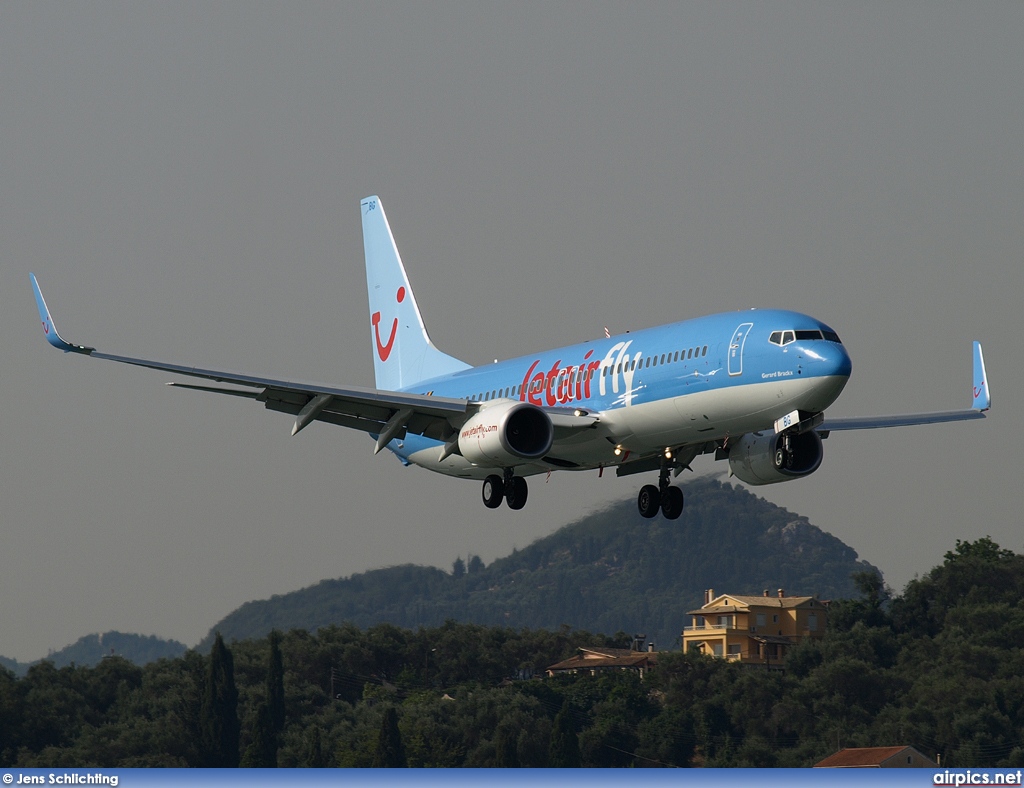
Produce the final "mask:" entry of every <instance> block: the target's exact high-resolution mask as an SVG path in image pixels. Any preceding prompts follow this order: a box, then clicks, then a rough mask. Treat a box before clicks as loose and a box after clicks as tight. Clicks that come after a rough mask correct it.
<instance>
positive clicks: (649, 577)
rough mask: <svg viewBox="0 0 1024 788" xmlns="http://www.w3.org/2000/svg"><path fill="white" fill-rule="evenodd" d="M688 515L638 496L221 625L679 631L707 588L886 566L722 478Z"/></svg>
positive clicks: (831, 585)
mask: <svg viewBox="0 0 1024 788" xmlns="http://www.w3.org/2000/svg"><path fill="white" fill-rule="evenodd" d="M684 489H685V493H686V498H687V503H686V511H685V513H684V514H683V517H682V519H680V520H677V521H674V522H669V521H665V520H663V519H661V518H657V519H655V520H653V521H651V520H644V519H643V518H641V517H640V515H639V514H638V513H637V511H636V506H635V504H634V503H633V502H632V501H624V502H621V503H619V504H616V505H613V506H611V507H610V508H608V509H605V510H603V511H599V512H596V513H594V514H590V515H587V516H586V517H583V518H581V519H580V520H579V521H577V522H576V523H573V524H572V525H568V526H565V527H563V528H560V529H559V530H558V531H556V532H555V533H553V534H552V535H550V536H548V537H545V538H542V539H538V540H537V541H535V542H533V543H532V544H531V545H529V546H528V547H526V548H524V549H522V550H517V551H515V552H514V553H513V554H512V555H510V556H507V557H505V558H499V559H498V560H496V561H494V562H493V563H491V564H490V565H489V566H486V567H484V566H483V564H482V562H480V561H479V559H477V560H476V561H473V560H470V562H469V564H468V568H466V571H461V570H460V569H459V568H458V565H460V564H461V565H462V566H463V567H465V563H464V562H463V561H461V559H459V560H458V561H457V562H456V571H454V572H452V573H448V572H444V571H442V570H440V569H436V568H433V567H423V566H412V565H406V566H397V567H390V568H387V569H376V570H373V571H369V572H364V573H361V574H356V575H352V576H351V577H348V578H342V579H338V580H324V581H322V582H320V583H318V584H316V585H314V586H310V587H309V588H305V589H302V590H301V591H295V592H293V593H289V594H283V595H280V596H274V597H272V598H271V599H268V600H262V601H256V602H249V603H247V604H245V605H243V606H242V607H240V608H239V609H238V610H236V611H235V612H233V613H231V614H230V615H228V616H227V617H226V618H224V619H223V620H222V621H220V622H219V623H218V624H216V626H214V627H213V628H212V629H211V630H210V634H209V635H208V636H207V638H206V639H205V640H204V641H203V642H202V643H201V644H200V649H206V648H209V646H210V645H211V644H212V642H213V634H214V632H217V631H219V632H221V633H222V634H223V635H224V637H225V638H227V639H232V638H234V639H239V640H241V639H245V638H258V637H263V636H265V635H266V634H267V633H268V632H270V630H271V629H275V628H276V629H280V630H287V629H293V628H301V629H308V630H310V631H316V630H317V629H319V628H320V627H323V626H328V625H331V624H339V623H342V622H350V623H353V624H355V625H356V626H359V627H370V626H373V625H375V624H378V623H384V622H386V623H390V624H394V625H396V626H400V627H410V628H415V627H421V626H423V627H433V626H439V625H441V624H443V623H444V622H445V621H447V620H449V619H451V620H455V621H464V622H472V623H477V624H487V625H494V626H511V627H515V628H519V627H529V628H548V629H555V628H558V627H560V626H562V625H568V626H569V627H571V628H579V629H585V630H591V631H603V632H618V631H625V632H629V633H636V632H642V633H645V634H646V635H647V636H648V639H651V640H654V641H655V642H656V643H657V644H658V645H659V647H662V648H668V647H670V646H672V645H673V644H677V645H678V643H679V633H680V631H681V630H682V627H683V626H684V625H685V624H686V623H687V617H686V611H687V610H691V609H693V608H694V607H697V606H699V605H700V604H701V601H702V599H703V593H704V590H705V589H707V588H715V589H717V590H718V591H721V592H725V591H728V592H730V593H734V594H760V593H761V592H762V591H763V590H764V589H769V590H770V591H771V593H773V594H774V593H775V591H776V589H778V588H783V589H785V590H786V591H787V593H791V594H801V595H807V596H810V595H818V596H819V597H820V598H822V599H830V598H837V597H846V596H850V595H851V594H853V593H855V591H856V589H855V587H854V585H853V583H852V581H851V580H850V577H851V575H852V574H853V573H855V572H861V571H870V572H873V573H875V574H878V570H877V569H875V568H874V567H872V566H871V565H870V564H868V563H866V562H864V561H860V560H858V558H857V553H856V552H855V551H854V550H853V549H852V548H850V547H848V546H847V545H845V544H843V543H842V542H841V541H839V540H838V539H836V538H835V537H834V536H831V535H829V534H827V533H825V532H823V531H822V530H820V529H819V528H817V527H815V526H813V525H811V524H810V523H808V522H807V520H806V519H805V518H802V517H799V516H798V515H795V514H793V513H792V512H789V511H787V510H785V509H782V508H780V507H778V506H775V505H773V504H770V503H768V502H767V501H765V500H763V499H761V498H758V497H756V496H754V495H752V494H751V493H749V492H747V491H745V490H743V489H741V488H734V487H733V486H732V485H730V484H723V483H721V482H719V481H716V480H714V479H711V478H700V479H697V480H694V481H692V482H690V483H689V484H687V485H686V486H685V488H684Z"/></svg>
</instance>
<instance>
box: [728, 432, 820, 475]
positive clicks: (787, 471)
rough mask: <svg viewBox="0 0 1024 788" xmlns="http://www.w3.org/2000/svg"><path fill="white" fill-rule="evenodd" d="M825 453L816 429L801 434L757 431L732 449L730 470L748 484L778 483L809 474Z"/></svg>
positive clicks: (818, 464)
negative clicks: (771, 433)
mask: <svg viewBox="0 0 1024 788" xmlns="http://www.w3.org/2000/svg"><path fill="white" fill-rule="evenodd" d="M787 444H788V445H787ZM823 456H824V451H823V450H822V446H821V437H820V436H819V435H818V433H817V432H815V431H814V430H809V431H808V432H804V433H801V434H798V435H794V434H785V433H776V434H773V435H767V434H764V433H756V432H755V433H748V434H747V435H744V436H743V437H742V438H740V439H739V440H738V441H736V443H734V444H733V445H732V448H730V449H729V469H730V470H731V471H732V472H733V474H734V475H735V476H736V477H738V478H739V479H741V480H743V481H745V482H746V483H747V484H775V483H777V482H788V481H790V480H792V479H799V478H800V477H801V476H810V475H811V474H812V473H814V472H815V471H816V470H818V466H820V465H821V458H822V457H823Z"/></svg>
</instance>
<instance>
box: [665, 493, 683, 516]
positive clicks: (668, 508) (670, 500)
mask: <svg viewBox="0 0 1024 788" xmlns="http://www.w3.org/2000/svg"><path fill="white" fill-rule="evenodd" d="M661 513H662V514H663V515H665V519H666V520H678V519H679V515H681V514H682V513H683V491H682V490H680V489H679V488H678V487H666V488H665V491H664V492H663V493H662V494H661Z"/></svg>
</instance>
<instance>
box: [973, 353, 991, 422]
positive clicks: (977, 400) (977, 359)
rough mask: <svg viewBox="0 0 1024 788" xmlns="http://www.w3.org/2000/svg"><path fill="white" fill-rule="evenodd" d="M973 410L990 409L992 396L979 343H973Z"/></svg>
mask: <svg viewBox="0 0 1024 788" xmlns="http://www.w3.org/2000/svg"><path fill="white" fill-rule="evenodd" d="M971 407H972V408H973V409H974V410H988V409H989V408H991V407H992V395H991V393H990V392H989V388H988V373H987V372H986V371H985V356H984V354H983V353H982V352H981V343H980V342H975V343H974V400H973V401H972V402H971Z"/></svg>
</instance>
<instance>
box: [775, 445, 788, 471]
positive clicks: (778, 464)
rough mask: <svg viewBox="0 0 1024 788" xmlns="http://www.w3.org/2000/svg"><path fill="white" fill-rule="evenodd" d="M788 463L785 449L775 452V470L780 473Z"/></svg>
mask: <svg viewBox="0 0 1024 788" xmlns="http://www.w3.org/2000/svg"><path fill="white" fill-rule="evenodd" d="M788 462H789V457H788V455H787V452H786V450H785V449H776V450H775V469H776V470H779V471H781V470H782V469H783V468H785V467H786V465H787V464H788Z"/></svg>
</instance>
